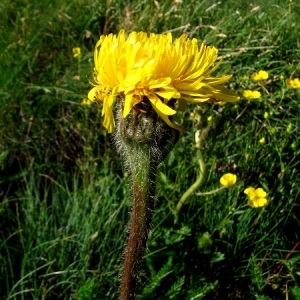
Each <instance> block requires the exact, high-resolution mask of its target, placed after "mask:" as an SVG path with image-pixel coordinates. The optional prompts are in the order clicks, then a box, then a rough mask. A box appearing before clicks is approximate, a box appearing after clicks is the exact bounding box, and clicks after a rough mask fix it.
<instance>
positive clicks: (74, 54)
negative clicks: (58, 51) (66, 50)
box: [72, 47, 81, 57]
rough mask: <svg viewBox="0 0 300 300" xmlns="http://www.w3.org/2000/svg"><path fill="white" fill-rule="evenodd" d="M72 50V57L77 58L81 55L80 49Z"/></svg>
mask: <svg viewBox="0 0 300 300" xmlns="http://www.w3.org/2000/svg"><path fill="white" fill-rule="evenodd" d="M72 50H73V56H74V57H78V56H79V55H80V54H81V49H80V48H79V47H75V48H73V49H72Z"/></svg>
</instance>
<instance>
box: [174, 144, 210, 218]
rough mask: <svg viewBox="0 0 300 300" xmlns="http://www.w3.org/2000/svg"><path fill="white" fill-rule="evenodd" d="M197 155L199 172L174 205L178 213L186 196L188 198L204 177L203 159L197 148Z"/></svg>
mask: <svg viewBox="0 0 300 300" xmlns="http://www.w3.org/2000/svg"><path fill="white" fill-rule="evenodd" d="M198 155H199V160H198V161H199V167H200V172H199V176H198V178H197V180H196V181H195V182H194V183H193V184H192V185H191V186H190V187H189V188H188V189H187V191H186V192H185V193H184V194H183V195H182V196H181V198H180V200H179V201H178V203H177V206H176V212H177V213H178V212H179V211H180V210H181V207H182V205H183V204H184V203H185V201H186V200H187V198H189V197H190V196H191V195H192V194H193V193H195V191H196V190H197V189H198V188H199V187H200V186H201V185H202V184H203V182H204V179H205V172H206V166H205V162H204V159H203V155H202V153H201V150H200V149H198Z"/></svg>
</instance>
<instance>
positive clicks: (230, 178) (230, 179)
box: [220, 173, 236, 187]
mask: <svg viewBox="0 0 300 300" xmlns="http://www.w3.org/2000/svg"><path fill="white" fill-rule="evenodd" d="M220 183H221V185H222V186H224V187H230V186H232V185H234V184H235V183H236V175H234V174H231V173H227V174H224V175H223V176H222V177H221V178H220Z"/></svg>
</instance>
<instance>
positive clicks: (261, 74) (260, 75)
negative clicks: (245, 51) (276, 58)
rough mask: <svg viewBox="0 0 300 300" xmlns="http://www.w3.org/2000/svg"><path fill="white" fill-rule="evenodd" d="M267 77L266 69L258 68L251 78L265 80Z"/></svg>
mask: <svg viewBox="0 0 300 300" xmlns="http://www.w3.org/2000/svg"><path fill="white" fill-rule="evenodd" d="M268 78H269V74H268V72H267V71H264V70H260V71H258V72H256V73H254V74H253V75H252V79H253V80H254V81H261V80H266V79H268Z"/></svg>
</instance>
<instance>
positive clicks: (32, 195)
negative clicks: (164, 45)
mask: <svg viewBox="0 0 300 300" xmlns="http://www.w3.org/2000/svg"><path fill="white" fill-rule="evenodd" d="M0 15H1V19H0V31H1V36H0V70H1V71H0V199H1V202H0V287H1V288H0V299H26V300H27V299H117V295H118V281H119V273H120V266H121V262H122V256H123V247H124V244H125V241H126V232H127V226H128V225H127V224H128V221H129V211H130V203H131V202H130V192H129V189H128V181H127V175H126V172H124V168H123V164H122V158H121V157H119V156H118V155H116V152H115V149H114V145H113V143H112V139H111V137H110V135H108V134H107V133H106V131H105V129H104V128H103V127H102V119H101V110H100V109H99V108H98V107H96V106H88V107H86V106H82V105H81V101H82V99H84V98H86V96H87V93H88V91H89V89H90V87H91V85H90V84H89V81H90V80H92V69H93V48H94V45H95V43H96V41H97V40H98V38H99V36H100V34H107V33H109V32H113V33H117V32H118V31H119V29H121V28H125V30H126V32H130V31H132V30H137V31H138V30H143V31H146V32H156V33H162V32H167V31H172V33H173V35H174V36H175V37H177V36H180V35H181V34H182V33H184V32H185V33H187V34H188V35H189V36H190V37H195V38H197V39H199V40H202V41H204V42H205V43H207V44H209V45H214V46H217V47H218V48H219V53H220V55H222V56H224V62H223V63H222V65H221V67H220V72H227V73H232V74H233V79H232V80H231V83H230V87H231V89H233V90H235V91H236V92H238V93H239V94H242V91H243V90H245V89H258V90H259V91H260V92H261V94H262V97H261V99H259V100H253V101H241V102H239V103H238V104H237V105H231V104H228V105H226V106H224V107H219V106H218V105H214V106H212V105H204V106H203V107H202V108H201V109H200V108H199V107H193V106H190V107H189V109H188V111H186V112H185V113H182V114H180V118H179V119H178V122H180V123H183V124H184V126H185V127H186V128H187V130H186V131H185V132H184V133H182V135H181V137H180V140H179V142H178V144H177V145H176V147H175V149H174V151H172V153H171V154H170V155H169V156H168V158H167V159H166V162H165V163H164V164H163V165H162V166H161V167H160V169H159V174H158V188H157V202H156V209H155V213H154V222H153V229H152V233H151V236H150V238H149V240H148V249H147V251H146V253H145V263H144V266H143V272H142V276H141V285H140V289H139V299H154V298H155V299H188V300H192V299H285V297H287V296H286V295H288V296H289V298H288V299H298V298H299V294H300V292H299V291H300V276H299V275H300V274H299V267H300V252H299V249H300V245H299V244H298V243H299V232H300V224H299V213H300V205H299V198H300V193H299V191H300V190H299V186H300V180H299V178H300V176H299V169H300V166H299V158H300V151H299V133H300V132H299V122H300V114H299V113H300V103H299V95H300V94H299V90H292V89H289V88H288V87H287V86H286V84H285V79H286V78H289V77H290V76H292V77H300V68H299V67H300V60H299V57H300V51H299V44H300V39H299V34H298V23H299V22H298V20H299V17H300V6H299V4H298V3H297V1H294V2H292V1H283V0H281V1H279V0H278V1H275V0H270V1H258V0H257V1H256V2H255V4H250V3H249V2H248V1H233V0H228V1H204V0H203V1H186V0H183V1H182V2H180V1H170V0H167V1H150V0H145V1H138V0H134V1H118V0H112V1H106V2H105V1H86V0H81V1H79V0H77V1H71V2H66V1H62V0H56V1H47V0H45V1H26V0H23V1H21V0H18V1H8V0H4V1H2V2H1V3H0ZM73 47H80V48H81V53H82V55H81V56H80V59H77V58H74V57H73V54H72V48H73ZM260 69H263V70H266V71H268V72H269V76H270V77H269V79H268V81H267V83H266V85H260V84H257V83H254V82H253V81H252V80H251V75H252V74H253V72H255V71H258V70H260ZM191 112H193V113H194V117H193V118H192V117H190V113H191ZM264 112H268V113H269V115H270V117H269V119H267V120H266V119H264ZM200 114H204V115H205V116H209V115H212V116H213V123H212V128H211V129H210V132H209V135H208V137H207V139H206V141H205V145H204V147H203V149H202V152H203V155H204V157H205V161H206V166H207V169H208V174H207V180H206V182H205V184H204V185H203V187H201V189H200V190H199V192H200V191H201V192H205V191H211V190H213V189H215V188H218V187H219V178H220V177H221V176H222V175H223V174H224V173H225V172H233V171H236V174H237V176H238V182H237V184H236V185H235V186H233V187H232V188H230V189H226V190H223V191H221V192H219V193H218V194H216V195H213V196H203V197H201V196H197V195H196V194H193V195H192V196H191V197H189V198H188V200H187V202H186V203H185V205H184V206H183V207H182V209H181V210H180V212H179V213H178V214H177V213H176V212H175V207H176V204H177V203H178V201H179V199H180V197H181V196H182V195H183V193H184V192H185V191H186V190H187V189H188V188H189V187H190V186H191V185H192V184H193V182H194V181H195V180H196V178H197V175H198V173H199V165H198V152H197V149H196V147H195V142H194V134H195V132H196V131H197V130H198V129H199V128H200V125H199V122H198V118H199V116H200ZM290 124H291V125H290ZM262 137H265V139H266V144H265V145H261V144H260V143H259V140H260V139H261V138H262ZM250 185H251V186H254V187H263V188H264V189H265V190H266V191H267V192H268V195H269V197H268V198H269V205H268V206H267V207H266V208H264V209H253V208H250V207H247V206H245V204H246V203H247V199H246V195H245V194H244V193H243V191H244V189H245V188H246V187H248V186H250ZM197 192H198V191H197ZM197 192H196V193H197Z"/></svg>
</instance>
